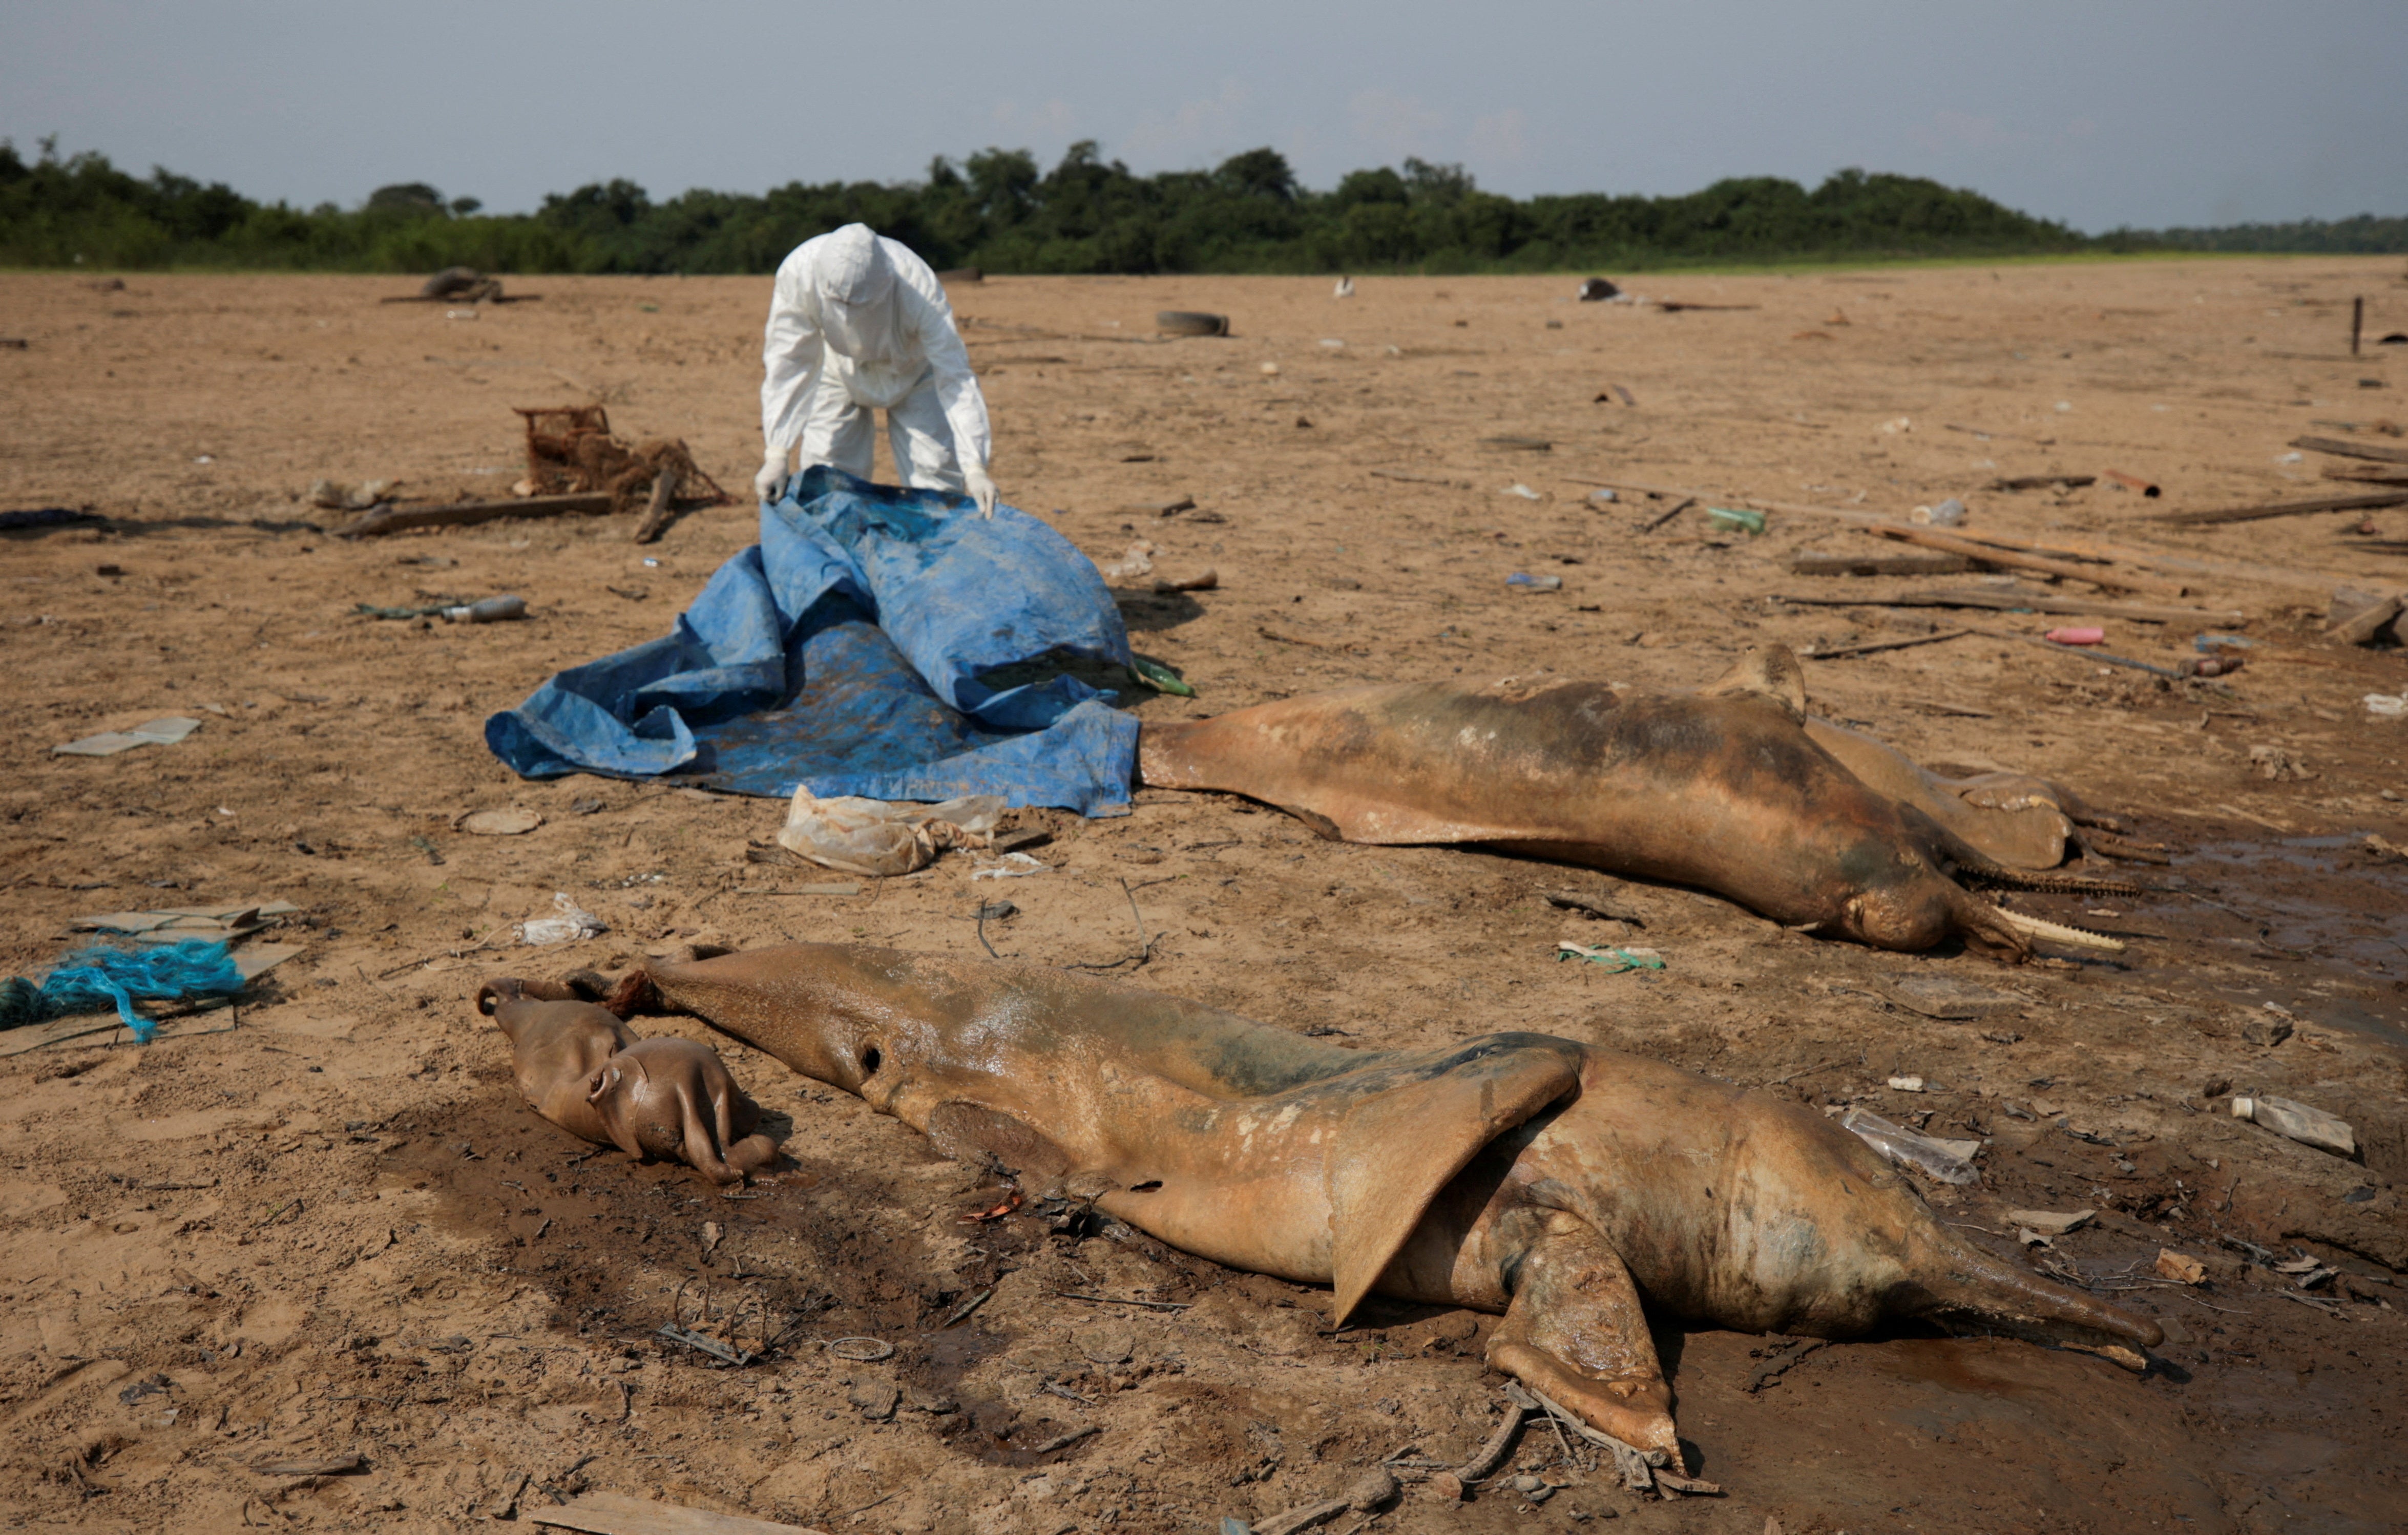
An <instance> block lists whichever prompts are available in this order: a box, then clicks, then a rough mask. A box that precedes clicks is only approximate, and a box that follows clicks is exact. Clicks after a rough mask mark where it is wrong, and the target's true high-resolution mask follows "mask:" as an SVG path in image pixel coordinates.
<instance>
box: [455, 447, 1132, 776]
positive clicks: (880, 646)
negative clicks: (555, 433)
mask: <svg viewBox="0 0 2408 1535" xmlns="http://www.w3.org/2000/svg"><path fill="white" fill-rule="evenodd" d="M967 505H968V502H967V499H966V498H965V497H962V496H959V495H946V494H944V493H942V492H939V491H917V490H904V489H898V488H896V487H895V486H891V485H873V484H871V483H869V482H868V481H863V480H856V479H854V478H853V476H851V475H848V474H845V473H843V472H842V471H840V470H838V469H833V468H829V467H828V466H824V465H820V466H813V467H812V468H810V469H809V470H808V471H806V472H805V473H804V474H803V475H802V476H800V477H799V478H798V479H797V480H796V481H795V484H794V487H793V488H792V489H791V490H789V491H788V492H787V495H786V497H785V499H783V500H781V501H777V502H772V503H767V504H765V505H763V507H762V508H761V541H760V542H759V543H758V544H756V545H754V546H753V547H752V548H750V549H747V550H746V551H744V552H742V553H741V554H738V555H737V556H736V557H735V558H734V559H732V560H730V561H728V562H727V563H726V564H725V565H724V566H722V567H720V568H719V571H718V573H717V574H716V575H714V576H712V577H711V579H710V585H708V586H707V587H705V588H704V589H703V593H702V595H701V596H699V597H697V598H696V599H695V604H694V606H693V607H692V608H691V609H689V610H686V611H685V612H684V613H682V614H681V615H680V616H679V618H678V624H677V630H676V632H675V633H673V634H670V635H667V636H666V637H664V638H659V639H655V640H652V641H650V642H649V643H646V644H642V645H638V646H636V647H635V648H634V649H632V650H624V651H621V652H620V653H618V654H616V655H609V656H605V657H603V658H602V659H601V660H599V661H591V662H588V663H586V664H585V665H584V666H581V667H570V668H569V669H568V670H566V671H564V672H561V673H560V674H559V675H557V676H555V677H553V678H552V680H551V681H548V682H546V683H544V684H543V685H542V686H541V687H539V688H538V689H536V691H535V692H534V693H533V694H532V695H530V696H528V698H527V700H526V702H524V703H523V704H521V705H519V707H518V708H516V709H513V710H508V711H506V712H504V713H500V714H496V715H495V716H494V717H493V718H491V719H489V720H487V721H486V722H485V742H486V744H487V745H488V746H490V747H492V748H493V751H494V754H495V756H497V757H499V758H501V759H502V761H503V762H504V763H506V764H508V765H509V767H510V768H514V769H515V770H517V771H518V772H519V773H521V774H523V775H524V776H526V777H528V778H556V777H559V776H561V775H562V774H566V773H580V772H582V773H598V774H602V775H604V776H606V777H611V778H652V777H657V776H659V775H662V774H665V773H675V774H677V775H678V776H679V779H680V781H681V782H687V783H692V784H695V785H698V786H700V787H705V788H716V789H726V790H731V791H734V792H736V793H738V794H753V795H765V796H789V795H792V794H793V793H794V792H795V786H796V783H798V782H801V783H809V784H810V788H811V792H812V793H813V794H815V795H819V796H833V795H861V796H867V797H868V798H872V799H909V800H941V799H951V798H953V797H954V796H960V795H972V794H992V795H1000V796H1003V797H1004V799H1005V800H1006V801H1007V802H1008V803H1010V804H1012V805H1015V806H1017V805H1046V806H1057V807H1060V808H1063V809H1066V810H1075V811H1081V812H1082V813H1083V814H1087V815H1116V814H1122V813H1125V811H1126V808H1127V800H1128V796H1129V781H1130V777H1131V775H1132V773H1133V772H1134V770H1135V768H1136V765H1137V733H1138V722H1137V720H1136V718H1135V716H1133V715H1130V714H1126V713H1124V712H1122V711H1121V710H1117V709H1114V708H1112V707H1111V703H1110V702H1109V700H1110V699H1111V697H1112V695H1111V694H1109V693H1102V692H1099V691H1097V689H1096V688H1094V687H1092V686H1090V685H1089V684H1087V683H1085V682H1083V681H1079V680H1078V679H1077V678H1074V677H1068V676H1061V675H1053V676H1049V677H1047V678H1046V679H1045V680H1044V681H1039V682H1034V683H1027V684H1024V685H1021V686H1017V687H1012V686H1003V687H997V686H995V685H991V684H990V683H989V682H987V681H982V680H981V679H982V678H984V677H986V676H988V675H989V674H990V673H992V672H994V671H995V670H996V668H998V667H1011V666H1015V665H1019V664H1023V663H1030V662H1036V661H1039V660H1040V658H1049V657H1050V658H1055V659H1058V658H1062V657H1082V658H1086V659H1090V660H1096V661H1104V662H1115V663H1118V664H1119V665H1121V666H1124V667H1125V666H1127V665H1128V663H1129V660H1130V656H1129V648H1128V633H1127V630H1126V629H1125V627H1124V626H1123V625H1122V623H1121V615H1120V610H1119V609H1117V608H1115V607H1114V606H1113V605H1112V598H1111V593H1110V592H1109V591H1107V590H1106V589H1105V586H1104V582H1103V578H1102V577H1101V576H1100V575H1099V574H1098V573H1097V570H1096V567H1095V566H1094V565H1093V564H1092V563H1091V562H1090V561H1089V560H1088V559H1087V558H1086V556H1085V555H1083V554H1082V553H1080V552H1078V550H1077V549H1075V548H1073V547H1072V546H1071V544H1070V542H1069V540H1068V539H1066V538H1063V537H1062V536H1061V535H1060V534H1058V533H1056V532H1054V530H1053V529H1052V528H1050V527H1048V526H1046V525H1045V524H1043V523H1040V522H1039V521H1038V520H1037V519H1036V518H1034V517H1031V516H1029V515H1028V514H1027V513H1026V512H1024V511H1021V510H1019V509H1016V508H1012V507H1008V506H997V507H996V510H995V517H994V519H993V520H992V521H988V520H985V519H982V518H980V517H978V516H977V515H975V514H974V513H968V512H966V511H965V508H966V507H967Z"/></svg>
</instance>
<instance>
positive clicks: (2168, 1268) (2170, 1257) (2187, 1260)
mask: <svg viewBox="0 0 2408 1535" xmlns="http://www.w3.org/2000/svg"><path fill="white" fill-rule="evenodd" d="M2157 1273H2158V1275H2159V1276H2160V1277H2161V1278H2165V1279H2171V1280H2172V1281H2173V1282H2174V1283H2175V1284H2202V1283H2204V1282H2205V1281H2206V1279H2207V1265H2206V1264H2204V1263H2201V1262H2200V1261H2199V1259H2197V1258H2195V1257H2192V1256H2191V1255H2189V1254H2187V1253H2177V1252H2175V1251H2174V1250H2173V1249H2172V1248H2171V1247H2160V1248H2158V1249H2157Z"/></svg>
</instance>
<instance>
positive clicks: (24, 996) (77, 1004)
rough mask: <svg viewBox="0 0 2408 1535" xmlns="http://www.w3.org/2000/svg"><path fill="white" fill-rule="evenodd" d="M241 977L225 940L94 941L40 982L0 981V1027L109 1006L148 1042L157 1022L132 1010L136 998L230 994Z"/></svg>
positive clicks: (20, 978) (237, 987)
mask: <svg viewBox="0 0 2408 1535" xmlns="http://www.w3.org/2000/svg"><path fill="white" fill-rule="evenodd" d="M246 983H247V982H246V979H245V977H244V975H243V973H242V971H241V970H240V969H238V968H236V965H235V962H234V959H233V957H232V956H231V955H229V954H227V953H226V946H225V945H224V944H223V943H219V942H212V941H210V940H206V939H189V940H183V941H180V942H175V943H160V944H153V945H151V946H150V947H147V948H141V949H114V948H110V947H108V945H106V944H97V943H95V944H91V945H88V946H87V947H84V948H81V949H78V950H75V951H73V952H71V953H69V954H65V955H62V956H61V957H60V959H59V963H58V965H57V967H56V968H53V969H52V970H51V971H50V974H48V975H46V976H44V977H43V978H42V979H41V981H40V982H39V983H36V982H33V981H29V980H27V979H26V978H25V977H23V976H22V975H15V976H10V977H9V978H8V979H7V980H6V981H5V982H0V1029H7V1028H19V1027H22V1026H25V1025H27V1024H40V1023H48V1022H49V1021H50V1020H51V1019H53V1018H64V1017H66V1016H68V1015H69V1014H72V1013H79V1012H99V1011H105V1010H107V1009H109V1008H114V1009H116V1011H117V1021H118V1022H119V1023H121V1024H122V1025H124V1026H126V1027H127V1028H130V1029H132V1030H133V1031H134V1038H135V1039H136V1040H139V1041H140V1042H142V1043H144V1044H148V1043H150V1036H151V1033H152V1032H153V1030H155V1029H156V1028H157V1027H158V1024H157V1022H156V1020H154V1019H150V1018H146V1017H144V1016H142V1015H141V1014H140V1013H138V1012H136V1011H134V1002H135V999H136V997H140V998H142V999H144V1000H146V1001H163V1002H180V1001H185V1000H188V999H190V998H193V997H232V996H234V995H235V994H236V993H237V992H239V991H241V990H242V988H243V986H244V985H245V984H246Z"/></svg>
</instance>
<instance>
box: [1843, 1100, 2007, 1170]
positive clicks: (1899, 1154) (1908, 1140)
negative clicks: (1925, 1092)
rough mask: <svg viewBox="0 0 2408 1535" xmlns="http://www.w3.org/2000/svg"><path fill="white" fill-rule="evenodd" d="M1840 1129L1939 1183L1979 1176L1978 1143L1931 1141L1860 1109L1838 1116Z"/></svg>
mask: <svg viewBox="0 0 2408 1535" xmlns="http://www.w3.org/2000/svg"><path fill="white" fill-rule="evenodd" d="M1840 1127H1841V1128H1842V1129H1843V1130H1852V1131H1854V1132H1855V1133H1856V1135H1857V1136H1858V1137H1860V1138H1861V1139H1862V1140H1864V1142H1865V1144H1867V1145H1869V1146H1871V1148H1872V1149H1873V1150H1875V1151H1877V1152H1879V1153H1881V1154H1882V1155H1884V1156H1886V1157H1888V1158H1889V1159H1890V1160H1891V1161H1893V1162H1896V1163H1898V1164H1899V1166H1900V1167H1908V1168H1913V1169H1915V1170H1916V1171H1918V1172H1923V1173H1927V1174H1928V1175H1929V1176H1931V1177H1933V1178H1935V1179H1937V1180H1939V1181H1940V1182H1941V1183H1943V1184H1970V1183H1972V1182H1974V1181H1975V1180H1977V1179H1979V1178H1980V1177H1981V1176H1982V1175H1981V1173H1980V1172H1978V1171H1976V1170H1975V1169H1974V1167H1973V1153H1975V1152H1978V1151H1980V1150H1981V1147H1982V1143H1981V1142H1980V1141H1978V1140H1934V1139H1933V1138H1932V1137H1930V1136H1928V1135H1918V1134H1916V1133H1915V1132H1914V1131H1913V1130H1910V1129H1908V1128H1907V1127H1906V1126H1903V1125H1893V1124H1891V1123H1890V1122H1889V1121H1888V1120H1886V1119H1884V1118H1883V1117H1882V1116H1881V1115H1879V1114H1876V1113H1869V1112H1866V1111H1865V1110H1862V1109H1850V1110H1849V1111H1848V1112H1846V1113H1845V1114H1843V1115H1842V1116H1841V1118H1840ZM1960 1154H1961V1155H1960Z"/></svg>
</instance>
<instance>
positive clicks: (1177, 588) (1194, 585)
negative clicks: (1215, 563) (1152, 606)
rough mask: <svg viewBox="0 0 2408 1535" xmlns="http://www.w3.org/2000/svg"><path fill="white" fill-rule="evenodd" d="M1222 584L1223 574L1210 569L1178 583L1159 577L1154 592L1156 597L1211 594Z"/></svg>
mask: <svg viewBox="0 0 2408 1535" xmlns="http://www.w3.org/2000/svg"><path fill="white" fill-rule="evenodd" d="M1220 584H1221V572H1220V571H1218V570H1215V569H1208V570H1206V571H1204V572H1202V573H1201V574H1199V575H1194V576H1187V577H1184V578H1183V579H1181V580H1178V581H1172V580H1170V579H1169V578H1168V577H1166V576H1157V577H1155V578H1154V595H1156V596H1168V595H1169V594H1171V593H1173V592H1210V591H1212V590H1213V589H1215V588H1216V587H1218V586H1219V585H1220Z"/></svg>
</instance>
